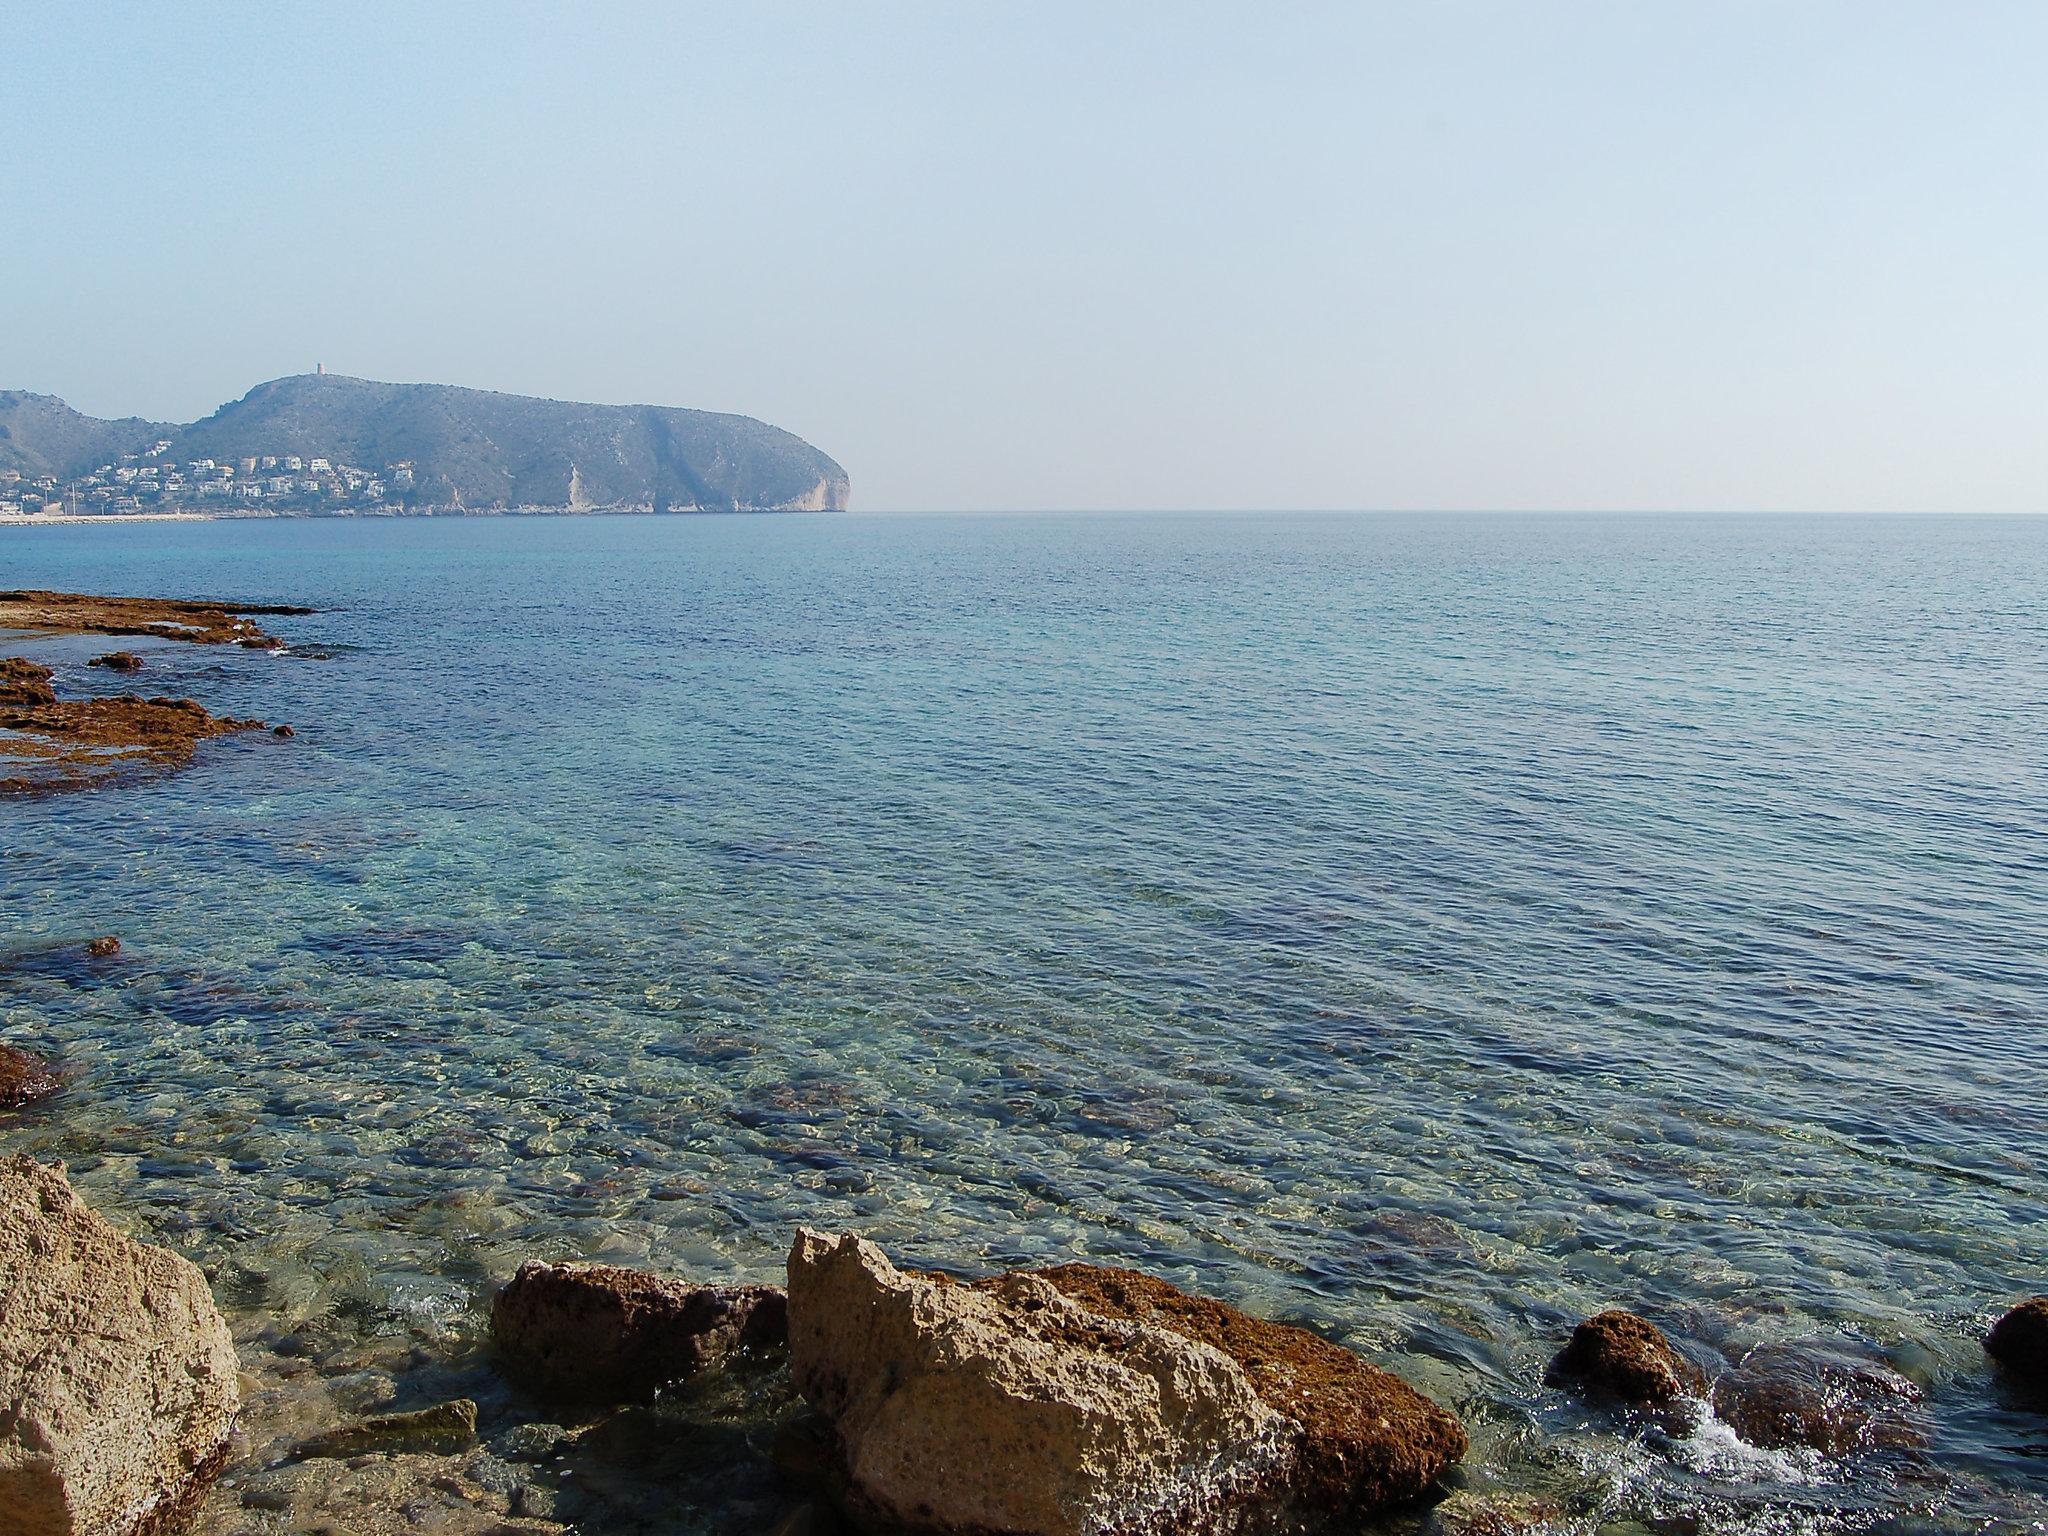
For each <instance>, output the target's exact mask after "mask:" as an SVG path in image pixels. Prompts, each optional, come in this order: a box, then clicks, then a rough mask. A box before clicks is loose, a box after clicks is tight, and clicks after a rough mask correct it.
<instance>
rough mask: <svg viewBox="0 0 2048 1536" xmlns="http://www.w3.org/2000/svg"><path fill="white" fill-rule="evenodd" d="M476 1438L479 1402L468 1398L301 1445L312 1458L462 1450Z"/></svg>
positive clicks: (349, 1427) (336, 1431)
mask: <svg viewBox="0 0 2048 1536" xmlns="http://www.w3.org/2000/svg"><path fill="white" fill-rule="evenodd" d="M475 1439H476V1404H475V1403H474V1402H472V1401H470V1399H468V1398H466V1397H458V1398H456V1399H455V1400H454V1401H453V1402H449V1403H437V1404H435V1406H433V1407H432V1408H421V1409H419V1410H418V1411H416V1412H413V1413H386V1414H381V1415H379V1416H378V1417H376V1418H373V1419H364V1420H363V1421H362V1422H361V1423H358V1424H350V1425H347V1426H345V1427H343V1428H341V1429H333V1430H329V1431H328V1432H327V1433H326V1434H324V1435H315V1436H314V1437H313V1438H312V1439H311V1440H308V1441H307V1442H306V1443H305V1444H303V1445H301V1446H300V1447H299V1455H300V1456H302V1457H305V1458H307V1459H308V1460H311V1459H314V1458H317V1457H322V1456H336V1457H347V1456H368V1455H375V1454H377V1453H379V1452H386V1453H389V1452H399V1451H459V1450H462V1449H464V1448H465V1447H466V1446H468V1445H470V1444H471V1443H472V1442H473V1441H475Z"/></svg>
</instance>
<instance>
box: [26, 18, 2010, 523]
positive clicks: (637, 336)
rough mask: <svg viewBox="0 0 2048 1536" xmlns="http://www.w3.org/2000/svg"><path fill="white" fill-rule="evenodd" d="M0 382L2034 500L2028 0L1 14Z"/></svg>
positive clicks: (887, 473) (821, 437) (1496, 489)
mask: <svg viewBox="0 0 2048 1536" xmlns="http://www.w3.org/2000/svg"><path fill="white" fill-rule="evenodd" d="M0 51H4V55H5V58H4V65H0V113H4V118H5V121H6V124H7V130H6V139H7V143H6V145H5V147H4V148H0V210H4V215H0V216H4V219H5V222H6V225H7V233H6V235H5V237H4V238H0V388H21V389H33V390H37V391H40V392H45V393H51V394H57V395H61V396H63V397H64V398H65V399H66V400H68V401H70V402H71V403H72V404H73V405H74V406H76V407H78V408H79V409H81V410H84V411H87V412H90V413H92V414H95V415H131V414H134V415H143V416H149V417H154V418H160V419H166V420H189V419H193V418H195V417H198V416H201V415H204V414H206V413H207V412H209V411H211V410H212V409H213V408H214V407H215V406H217V405H218V404H220V403H221V402H222V401H224V400H228V399H232V398H234V397H236V396H239V395H241V394H242V393H244V392H245V391H246V390H247V389H248V388H250V387H251V386H252V385H254V384H256V383H258V382H260V381H262V380H265V379H269V378H274V377H277V376H279V375H282V374H289V373H302V372H308V371H310V370H311V369H312V368H313V367H314V366H315V364H316V363H324V364H325V365H326V367H327V368H328V370H329V371H330V372H336V373H348V374H354V375H358V376H361V377H366V378H378V379H392V380H404V381H417V380H425V381H433V382H439V383H450V384H466V385H472V386H476V387H481V388H487V389H500V390H509V391H514V392H517V393H522V394H536V395H546V396H552V397H555V398H560V399H583V400H600V401H614V402H648V403H656V404H664V405H688V406H697V407H702V408H706V409H713V410H727V411H738V412H743V413H745V414H748V415H753V416H758V417H761V418H762V419H764V420H767V421H771V422H774V423H775V424H776V425H778V426H782V427H786V428H788V429H789V430H791V431H793V432H795V433H797V434H798V435H799V436H802V437H804V438H806V439H807V440H809V441H810V442H813V443H815V444H816V445H817V446H819V447H820V448H823V449H824V450H825V451H826V452H828V453H830V454H832V455H833V456H834V457H835V458H837V459H838V460H839V461H840V462H841V463H842V464H843V465H844V466H845V467H846V469H847V470H848V472H849V473H850V475H851V477H852V481H853V497H854V505H855V506H856V507H859V508H866V509H871V510H888V509H898V510H939V509H959V510H982V509H990V510H996V509H1066V508H1073V509H1103V510H1116V509H1139V508H1195V509H1210V508H1275V509H1278V508H1289V509H1322V508H1330V509H1339V508H1342V509H1415V510H1458V509H1523V508H1526V509H1567V508H1568V509H1589V510H1719V509H1730V510H1734V509H1753V510H1801V511H1809V510H1929V511H2043V510H2048V430H2044V425H2048V424H2044V419H2043V418H2044V408H2048V91H2044V90H2043V89H2042V83H2041V82H2042V68H2043V60H2044V59H2048V5H2042V4H2040V3H2038V0H2024V3H1994V0H1984V3H1971V0H1937V3H1911V4H1908V3H1893V0H1853V3H1833V0H1711V3H1708V0H1698V3H1689V4H1685V3H1678V0H1611V3H1610V0H1541V3H1538V0H1528V3H1477V0H1430V3H1423V0H1414V3H1410V4H1403V5H1381V4H1374V3H1367V0H1351V3H1331V4H1315V3H1290V0H1244V3H1241V4H1235V5H1219V4H1206V3H1201V0H1176V3H1170V4H1169V3H1143V0H1128V3H1123V0H1087V3H1077V4H1068V3H1063V0H1017V3H1007V0H1005V3H998V0H990V3H971V0H927V3H909V0H904V3H894V0H864V3H861V4H847V3H844V0H837V3H830V4H826V3H795V0H789V3H778V0H761V3H748V4H740V3H737V0H735V3H730V4H723V5H683V4H675V3H650V4H644V5H643V4H623V3H619V4H611V3H604V0H577V3H574V4H568V3H564V4H560V5H554V6H538V5H525V6H522V5H514V4H503V3H492V4H474V5H472V4H463V3H457V0H437V3H435V4H432V5H417V4H403V5H397V4H380V3H366V0H351V3H349V4H346V5H339V4H336V5H327V4H316V3H294V4H291V5H268V4H256V3H250V4H245V5H234V6H209V5H201V4H196V3H169V0H165V3H154V4H132V5H131V4H117V3H108V0H100V3H96V4H94V5H92V6H78V5H74V4H70V3H63V4H47V5H46V4H39V3H37V0H26V3H24V0H12V3H10V4H9V5H8V7H7V15H6V19H5V24H4V26H0Z"/></svg>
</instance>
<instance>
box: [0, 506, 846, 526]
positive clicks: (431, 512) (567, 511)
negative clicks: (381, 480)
mask: <svg viewBox="0 0 2048 1536" xmlns="http://www.w3.org/2000/svg"><path fill="white" fill-rule="evenodd" d="M809 510H811V509H809V508H779V507H677V508H674V509H672V510H669V511H662V512H657V511H655V510H654V508H652V507H649V506H637V507H635V506H622V507H417V508H410V509H407V510H405V511H392V512H340V513H336V512H28V513H0V528H35V527H57V526H59V525H68V526H76V525H78V524H81V523H358V522H370V521H375V522H404V521H408V520H416V519H420V518H442V519H448V518H478V517H744V516H754V515H758V516H762V517H787V516H791V515H793V514H795V513H798V512H803V511H809Z"/></svg>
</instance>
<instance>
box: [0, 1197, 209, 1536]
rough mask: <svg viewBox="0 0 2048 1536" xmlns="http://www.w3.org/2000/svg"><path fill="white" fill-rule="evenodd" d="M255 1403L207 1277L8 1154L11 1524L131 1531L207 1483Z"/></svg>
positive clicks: (5, 1304) (4, 1526)
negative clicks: (246, 1398)
mask: <svg viewBox="0 0 2048 1536" xmlns="http://www.w3.org/2000/svg"><path fill="white" fill-rule="evenodd" d="M239 1405H240V1396H239V1387H238V1382H237V1377H236V1374H235V1353H234V1347H233V1345H232V1344H231V1343H230V1341H229V1338H228V1330H227V1324H226V1323H225V1322H223V1321H222V1319H221V1315H220V1312H219V1310H218V1309H217V1308H216V1307H215V1306H214V1303H213V1297H212V1295H211V1294H210V1293H209V1292H208V1290H207V1288H206V1280H205V1277H204V1276H202V1275H201V1274H200V1272H199V1270H198V1268H197V1267H196V1266H195V1265H193V1264H191V1263H190V1262H188V1261H187V1260H185V1259H183V1258H180V1257H179V1256H178V1255H176V1254H174V1253H171V1252H168V1251H167V1250H165V1249H162V1248H156V1247H152V1246H150V1245H148V1244H146V1243H139V1242H137V1241H135V1240H134V1239H133V1238H130V1237H127V1236H125V1235H124V1234H122V1233H121V1232H119V1231H117V1230H115V1228H114V1227H112V1226H111V1225H109V1224H108V1223H107V1222H106V1221H105V1220H103V1219H102V1218H101V1217H99V1216H97V1215H95V1214H94V1213H93V1212H92V1211H91V1210H89V1209H87V1207H86V1206H85V1204H84V1203H83V1202H82V1201H80V1200H79V1198H78V1196H77V1195H76V1194H74V1193H73V1192H72V1189H71V1186H70V1184H69V1183H68V1182H67V1181H66V1179H65V1177H64V1171H63V1168H62V1166H61V1165H58V1166H51V1167H44V1166H42V1165H41V1164H38V1163H36V1162H35V1161H33V1160H32V1159H30V1158H26V1157H14V1158H9V1159H7V1160H5V1161H4V1162H0V1536H132V1533H135V1532H138V1531H141V1530H143V1529H144V1528H145V1527H149V1526H152V1525H153V1524H155V1523H157V1522H168V1520H169V1518H170V1516H171V1515H172V1514H173V1513H174V1512H175V1511H177V1510H178V1509H180V1508H182V1507H183V1506H185V1505H186V1504H187V1503H188V1502H189V1501H190V1500H192V1499H194V1498H196V1497H197V1495H198V1494H199V1493H200V1492H201V1491H202V1490H203V1488H204V1485H205V1483H206V1480H207V1479H208V1477H209V1476H210V1475H211V1474H212V1473H213V1472H214V1471H216V1470H218V1468H219V1465H220V1462H221V1461H222V1460H223V1459H224V1457H225V1454H226V1447H227V1441H228V1434H229V1432H230V1430H231V1429H232V1428H233V1425H234V1420H235V1413H236V1410H237V1408H238V1407H239Z"/></svg>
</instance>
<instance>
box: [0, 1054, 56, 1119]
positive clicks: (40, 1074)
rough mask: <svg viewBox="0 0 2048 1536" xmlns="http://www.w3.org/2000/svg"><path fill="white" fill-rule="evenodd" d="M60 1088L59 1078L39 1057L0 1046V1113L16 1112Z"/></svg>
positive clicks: (53, 1069) (54, 1069)
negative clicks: (15, 1110) (3, 1111)
mask: <svg viewBox="0 0 2048 1536" xmlns="http://www.w3.org/2000/svg"><path fill="white" fill-rule="evenodd" d="M63 1086H64V1079H63V1077H62V1075H61V1074H60V1073H58V1071H57V1070H56V1068H54V1067H52V1066H51V1065H50V1064H49V1063H48V1062H47V1061H44V1060H43V1059H42V1057H40V1056H31V1055H30V1054H29V1053H28V1052H27V1051H17V1050H16V1049H15V1048H14V1047H13V1046H11V1045H0V1109H20V1108H21V1107H22V1106H23V1105H25V1104H33V1103H35V1102H36V1100H38V1099H47V1098H48V1097H49V1096H50V1095H51V1094H53V1093H55V1092H56V1091H57V1090H58V1089H59V1088H62V1087H63Z"/></svg>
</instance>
